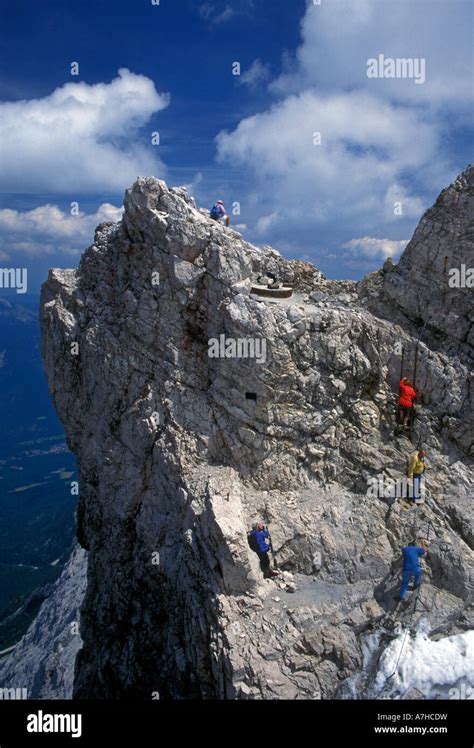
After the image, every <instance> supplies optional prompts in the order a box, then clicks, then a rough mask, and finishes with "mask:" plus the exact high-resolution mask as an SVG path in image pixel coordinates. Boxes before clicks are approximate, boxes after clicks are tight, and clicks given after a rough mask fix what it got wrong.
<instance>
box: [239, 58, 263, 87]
mask: <svg viewBox="0 0 474 748" xmlns="http://www.w3.org/2000/svg"><path fill="white" fill-rule="evenodd" d="M269 78H270V66H269V65H266V64H265V63H263V62H262V61H261V60H259V59H256V60H254V61H253V62H252V64H251V65H250V67H249V68H248V69H247V70H246V71H245V72H244V73H242V75H239V76H236V81H237V83H238V84H240V85H244V86H248V87H249V88H257V86H259V85H261V84H262V83H265V81H267V80H268V79H269Z"/></svg>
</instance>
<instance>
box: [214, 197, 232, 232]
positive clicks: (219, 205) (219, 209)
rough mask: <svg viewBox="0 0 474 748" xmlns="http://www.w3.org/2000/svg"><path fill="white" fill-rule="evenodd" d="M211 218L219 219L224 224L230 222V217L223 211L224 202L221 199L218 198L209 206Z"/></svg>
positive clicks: (227, 224)
mask: <svg viewBox="0 0 474 748" xmlns="http://www.w3.org/2000/svg"><path fill="white" fill-rule="evenodd" d="M211 218H212V219H213V221H220V222H223V223H225V225H226V226H229V224H230V217H229V216H228V215H227V213H226V212H225V208H224V203H223V201H222V200H218V201H217V202H216V203H215V205H213V206H212V208H211Z"/></svg>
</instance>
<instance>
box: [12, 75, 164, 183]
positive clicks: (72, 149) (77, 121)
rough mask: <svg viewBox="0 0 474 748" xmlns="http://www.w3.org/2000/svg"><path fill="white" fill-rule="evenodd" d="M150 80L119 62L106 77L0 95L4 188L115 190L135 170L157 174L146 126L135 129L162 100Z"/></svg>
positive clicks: (159, 169)
mask: <svg viewBox="0 0 474 748" xmlns="http://www.w3.org/2000/svg"><path fill="white" fill-rule="evenodd" d="M168 103H169V96H168V94H160V93H158V92H157V91H156V89H155V86H154V84H153V81H151V80H150V79H149V78H147V77H145V76H143V75H135V74H134V73H131V72H130V71H129V70H127V69H126V68H122V69H121V70H119V75H118V77H117V78H115V79H114V80H112V81H111V82H110V83H96V84H93V85H89V84H87V83H84V82H74V83H73V82H71V83H66V84H65V85H64V86H61V87H60V88H58V89H56V90H55V91H54V92H53V93H52V94H51V95H49V96H46V97H44V98H42V99H31V100H23V101H15V102H1V103H0V143H1V146H0V159H1V162H2V169H1V177H0V185H1V188H2V189H3V190H5V191H8V192H21V193H27V192H37V191H47V192H50V193H53V194H59V193H69V194H74V193H84V192H94V191H97V192H99V191H102V190H104V189H108V190H116V191H122V190H123V189H125V188H126V187H127V186H128V185H129V184H131V183H132V182H133V181H134V180H135V179H136V177H137V176H138V175H139V174H154V175H155V176H156V175H160V176H162V175H163V173H164V165H163V163H162V162H161V160H160V159H159V157H158V155H157V153H156V148H157V146H152V145H151V133H150V135H149V137H148V143H149V145H147V144H146V140H145V141H144V144H143V145H141V144H139V143H137V135H138V132H139V130H140V128H141V127H143V126H144V125H146V123H147V122H148V120H149V119H150V117H151V116H152V115H154V114H155V113H156V112H159V111H160V110H162V109H164V108H165V107H166V106H168Z"/></svg>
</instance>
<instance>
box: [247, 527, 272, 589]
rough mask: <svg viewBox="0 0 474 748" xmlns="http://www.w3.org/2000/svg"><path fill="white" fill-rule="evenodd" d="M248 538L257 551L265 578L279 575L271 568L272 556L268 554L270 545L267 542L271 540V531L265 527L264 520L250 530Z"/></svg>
mask: <svg viewBox="0 0 474 748" xmlns="http://www.w3.org/2000/svg"><path fill="white" fill-rule="evenodd" d="M248 538H249V545H250V547H251V549H252V550H253V551H255V553H256V554H257V556H258V557H259V559H260V568H261V570H262V571H263V576H264V577H265V579H268V578H270V577H276V576H278V574H277V572H276V571H272V570H271V569H270V558H269V555H268V552H269V550H270V545H269V543H267V540H270V533H269V532H268V530H267V529H266V528H265V525H264V524H263V522H257V524H256V525H255V526H254V528H253V530H252V531H251V532H249V536H248Z"/></svg>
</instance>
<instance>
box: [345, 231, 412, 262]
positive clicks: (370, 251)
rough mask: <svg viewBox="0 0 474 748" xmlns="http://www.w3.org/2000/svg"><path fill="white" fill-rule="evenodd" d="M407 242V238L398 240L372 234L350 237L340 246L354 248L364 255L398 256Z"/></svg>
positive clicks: (377, 256)
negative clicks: (376, 236)
mask: <svg viewBox="0 0 474 748" xmlns="http://www.w3.org/2000/svg"><path fill="white" fill-rule="evenodd" d="M407 244H408V239H401V240H399V241H397V240H394V239H376V238H375V237H373V236H361V237H359V238H358V239H351V240H350V241H349V242H346V243H345V244H343V245H342V246H343V247H344V249H351V250H355V252H356V253H360V254H362V255H365V256H366V257H376V258H387V257H398V255H399V254H401V252H403V250H404V249H405V247H406V245H407Z"/></svg>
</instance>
